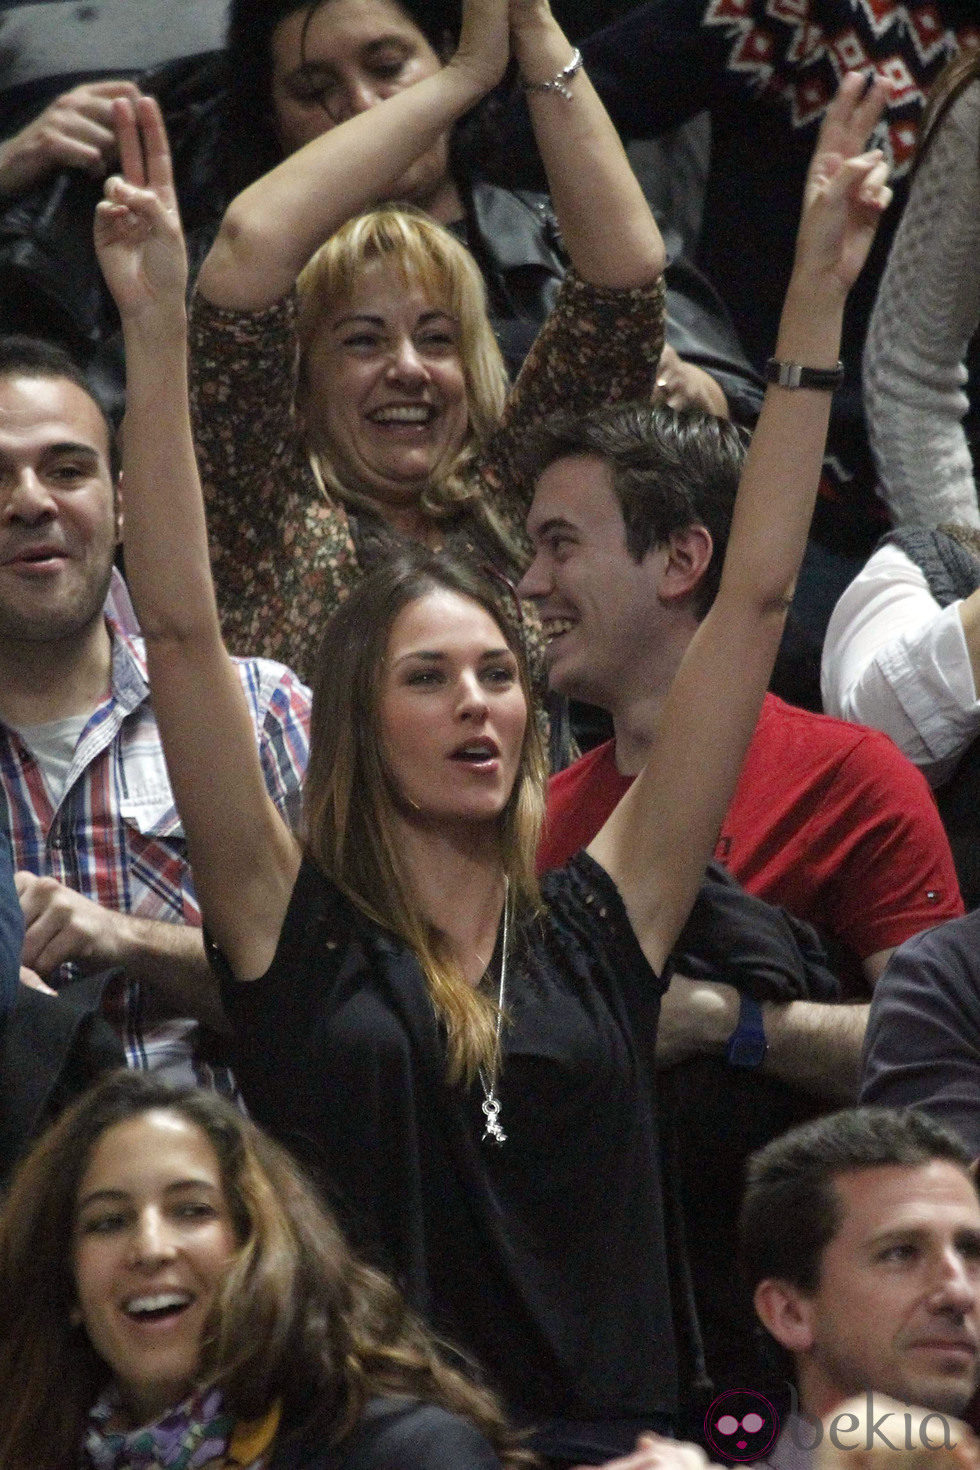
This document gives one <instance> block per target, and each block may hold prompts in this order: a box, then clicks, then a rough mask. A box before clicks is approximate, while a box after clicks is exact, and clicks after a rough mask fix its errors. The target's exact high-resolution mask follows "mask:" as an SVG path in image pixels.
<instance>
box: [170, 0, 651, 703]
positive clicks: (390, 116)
mask: <svg viewBox="0 0 980 1470" xmlns="http://www.w3.org/2000/svg"><path fill="white" fill-rule="evenodd" d="M334 3H335V0H331V3H330V5H328V6H327V7H326V11H327V12H329V10H330V9H331V8H332V5H333V4H334ZM377 8H378V7H377V5H376V4H374V5H372V6H369V7H368V9H367V11H366V12H364V14H365V15H367V17H368V19H370V18H371V17H372V16H374V15H375V12H376V10H377ZM381 9H382V10H383V11H385V12H388V11H391V10H392V7H390V6H388V5H387V3H385V4H383V5H382V6H381ZM362 10H363V7H362ZM303 14H304V13H303V12H302V11H301V10H300V11H297V12H296V13H295V15H294V16H293V17H292V18H291V22H290V24H291V25H292V28H293V30H296V29H297V28H299V26H300V22H301V21H302V20H303ZM359 14H360V12H359ZM398 15H399V12H398V7H397V6H395V7H394V9H393V11H392V14H390V15H389V16H388V22H387V24H386V28H385V29H384V31H383V35H385V36H387V37H388V44H389V46H390V49H391V52H392V54H396V53H397V54H398V55H403V54H404V52H405V48H406V47H408V46H409V43H410V42H411V45H412V46H413V47H414V48H415V50H414V51H413V55H415V56H416V59H418V55H417V53H419V50H420V42H424V37H421V36H417V35H415V34H414V31H415V28H414V26H413V25H412V24H411V23H407V22H406V19H405V17H404V15H402V16H401V19H400V20H399V19H398ZM327 18H329V16H328V17H327ZM322 21H323V16H322V15H321V13H320V9H319V8H318V9H317V13H316V15H315V16H314V17H313V22H316V23H317V24H319V23H320V22H322ZM313 22H311V26H312V23H313ZM363 23H364V24H366V23H367V22H366V21H364V22H363ZM372 23H373V22H372ZM426 45H427V43H426ZM511 50H512V51H513V54H514V56H515V58H516V60H517V63H518V66H519V67H520V70H521V73H522V75H523V76H524V77H525V79H526V80H527V82H528V84H529V85H530V88H531V90H530V93H529V95H530V98H531V107H532V112H533V115H534V124H535V130H536V134H537V138H538V144H539V147H540V149H541V153H542V156H543V158H544V162H545V165H546V168H547V170H548V173H549V178H550V182H551V188H552V196H553V201H554V206H555V210H556V212H557V216H558V220H559V222H560V225H561V230H562V236H563V241H564V246H565V248H566V249H567V251H568V254H569V256H570V258H571V261H572V265H573V270H572V272H571V273H570V275H569V276H568V277H567V278H566V281H565V283H564V284H563V286H562V289H561V291H560V292H559V295H558V299H557V301H556V303H555V307H554V310H553V312H552V314H551V316H550V317H549V319H548V322H547V324H546V326H545V328H544V329H543V331H542V334H541V336H540V337H539V339H538V341H537V344H536V346H535V348H534V349H533V350H532V353H531V356H530V358H529V360H528V363H527V365H526V367H525V370H524V372H523V374H522V375H521V378H520V380H519V382H518V384H517V386H516V388H515V389H514V390H513V391H512V392H511V393H510V394H509V395H508V389H507V378H506V373H505V371H504V366H503V361H502V359H501V356H500V351H499V349H498V347H497V344H496V341H495V339H494V336H493V332H492V330H491V328H490V324H489V321H488V319H487V313H486V298H485V292H484V289H483V283H482V279H481V276H480V272H479V270H478V269H477V266H476V264H475V263H474V261H473V259H472V257H471V256H470V255H469V253H468V251H467V250H466V249H465V248H464V247H463V246H462V245H460V243H459V242H458V241H457V240H455V239H454V238H453V237H452V236H451V235H449V233H448V232H447V231H446V230H444V229H443V228H442V227H441V226H440V225H438V224H437V223H436V220H437V219H439V218H443V219H445V218H451V217H452V216H453V212H454V209H453V198H455V194H454V185H453V183H452V179H451V176H450V175H449V174H448V173H447V172H446V169H447V153H446V149H447V136H448V133H449V131H450V130H451V128H452V127H453V124H454V123H455V122H456V121H457V119H459V118H460V117H461V116H462V115H463V114H464V113H465V112H467V111H468V110H469V109H470V108H471V107H472V106H473V105H474V104H475V103H476V102H478V101H479V100H480V99H481V98H482V97H483V96H484V95H485V94H486V93H487V92H488V91H489V90H490V89H491V88H492V87H493V86H494V85H495V83H496V82H497V81H498V80H499V79H500V76H501V75H502V73H503V70H504V67H505V66H506V64H507V58H508V54H509V53H510V51H511ZM573 54H574V53H573V50H572V47H571V46H570V45H569V43H568V42H567V40H566V39H565V37H564V36H563V34H562V32H561V30H560V28H559V26H558V24H557V22H556V21H555V20H554V18H553V16H552V15H551V12H550V8H549V6H548V3H547V0H511V3H510V5H509V6H508V4H507V0H467V3H465V4H464V6H463V24H462V32H461V35H460V41H459V46H458V48H457V50H456V52H455V54H454V55H452V56H451V57H450V59H449V60H448V61H447V62H446V64H445V65H442V64H441V61H440V58H439V57H438V56H437V55H436V54H435V52H434V51H433V50H432V48H431V46H427V50H426V52H425V53H424V60H425V63H426V64H425V65H422V64H421V60H419V64H418V65H416V66H415V67H414V69H411V68H410V69H409V74H410V76H412V77H415V78H417V80H413V81H412V82H411V85H402V86H395V85H390V86H389V87H387V88H386V89H385V90H386V92H387V95H385V96H384V97H383V99H382V100H380V101H377V102H376V105H372V106H370V107H367V106H362V107H357V106H354V105H353V104H350V105H348V104H345V105H344V108H343V109H342V110H341V111H340V112H338V117H341V118H342V119H343V120H341V121H339V122H338V123H337V125H336V126H332V127H327V128H326V130H324V131H320V132H319V133H318V134H316V135H315V136H314V135H313V129H312V127H309V126H308V131H307V136H309V137H310V139H311V140H310V141H309V142H307V143H306V144H305V146H302V147H299V148H298V149H297V151H295V152H293V153H290V154H289V156H288V157H286V158H285V159H284V160H283V161H282V162H281V163H280V164H279V165H278V166H277V167H275V168H273V169H272V170H271V171H270V172H268V173H266V174H264V175H263V176H262V177H261V178H259V179H258V180H257V181H256V182H255V183H253V184H252V185H250V186H249V187H248V188H247V189H246V190H245V191H244V192H243V193H242V194H241V195H240V196H239V197H238V198H237V199H236V200H234V202H233V203H232V204H231V205H230V206H229V208H228V211H227V213H226V215H225V218H224V221H223V223H222V226H221V230H220V232H219V235H218V238H217V240H216V241H215V243H214V246H213V247H212V249H211V252H210V254H209V255H208V257H207V259H206V261H205V262H204V265H203V267H202V269H201V273H200V276H199V278H198V285H197V293H196V296H195V299H194V303H193V308H192V328H191V363H192V403H193V412H194V423H195V441H196V444H197V449H198V456H199V460H200V464H201V472H202V478H203V481H204V489H205V496H206V500H207V505H208V525H209V530H210V534H211V549H212V556H213V562H214V574H215V582H216V586H217V593H218V604H219V607H220V610H221V615H222V623H223V627H224V630H225V635H226V637H227V638H228V640H229V643H230V645H231V647H232V648H233V649H237V648H248V650H249V652H250V653H257V652H260V651H261V652H263V653H265V654H267V655H269V656H272V654H273V650H276V656H277V657H280V658H282V659H284V660H285V661H286V662H287V663H289V664H290V665H292V666H293V667H295V668H297V669H298V670H300V671H301V672H303V673H305V674H307V675H309V674H310V673H311V671H312V668H313V663H314V657H315V652H316V644H317V640H318V638H319V634H320V630H321V629H322V626H323V623H324V621H325V619H326V618H327V617H328V616H329V615H330V614H331V613H332V612H334V611H335V610H336V608H337V606H338V605H339V604H340V602H342V601H343V599H344V597H345V596H346V595H347V593H348V592H349V590H350V588H351V587H352V586H353V585H354V584H355V582H356V581H357V580H358V579H359V578H360V577H361V575H362V574H363V572H364V570H365V569H367V568H368V567H370V566H372V565H374V564H375V563H376V562H377V561H378V560H379V559H380V558H381V557H383V556H384V555H387V554H389V553H390V552H391V551H392V550H393V549H394V547H395V546H396V545H398V544H401V543H403V541H404V539H405V538H411V539H415V540H419V541H421V542H423V543H425V544H426V545H429V546H444V547H446V548H447V549H451V550H454V551H456V552H459V553H461V554H462V555H464V556H465V557H467V558H468V559H470V560H471V561H473V562H474V563H475V564H477V565H480V564H484V563H490V564H491V565H493V566H494V567H495V568H497V569H498V570H499V571H501V572H503V573H505V574H506V575H507V576H509V577H511V578H513V579H515V580H516V578H517V577H518V576H519V575H520V573H521V571H522V570H523V567H524V565H525V564H526V559H527V557H526V553H527V543H526V540H525V537H524V529H523V521H524V515H525V513H526V510H527V504H528V499H529V497H528V493H527V487H526V485H524V484H523V482H522V479H521V475H520V470H519V466H518V455H517V448H518V446H519V444H520V441H521V438H522V435H523V432H524V430H525V429H526V427H527V425H528V424H529V423H533V422H535V421H538V420H540V419H542V418H543V417H545V416H546V415H547V414H548V413H549V412H550V411H552V410H553V409H557V408H559V407H563V408H566V409H572V410H576V409H578V410H581V411H583V412H584V411H586V410H587V409H588V408H590V407H593V406H595V405H597V404H599V403H602V402H606V401H613V400H616V399H629V398H634V397H645V396H648V395H649V393H650V391H651V388H652V386H653V379H654V373H655V370H656V365H657V361H658V359H659V356H660V351H661V347H662V345H663V324H662V318H663V283H662V279H661V272H662V270H663V266H664V249H663V242H662V240H661V238H660V233H659V231H658V229H657V226H656V224H655V223H654V220H653V217H652V215H651V214H650V211H649V208H648V207H647V204H646V201H645V199H644V197H643V194H642V192H641V190H640V187H639V185H638V183H637V181H636V179H635V178H634V176H633V173H632V170H631V169H630V166H629V163H628V161H627V159H626V155H625V154H624V152H623V149H622V145H621V144H620V142H619V139H618V137H617V136H616V133H615V130H614V129H613V127H612V124H611V123H610V122H609V119H608V117H607V116H606V113H605V110H604V108H603V107H602V104H601V103H600V102H599V100H598V98H597V97H596V95H595V93H594V92H593V90H592V87H591V85H590V83H589V81H588V78H587V77H586V76H585V74H584V72H583V71H582V70H581V67H580V65H578V64H577V63H575V64H573V63H572V58H573ZM305 76H306V74H305V73H304V78H305ZM345 76H346V73H345ZM556 78H557V79H558V80H557V81H556ZM280 80H282V79H280ZM294 80H295V79H294ZM305 84H306V85H307V86H308V85H309V84H310V83H309V79H308V78H306V83H305ZM298 85H299V82H298V81H297V82H295V86H298ZM351 85H353V84H351ZM281 90H282V88H281V87H280V91H281ZM362 90H363V87H362ZM277 95H278V94H277ZM358 95H359V94H358ZM280 102H281V104H282V108H285V110H286V112H287V113H288V115H289V116H290V117H291V118H292V121H293V124H294V127H295V124H296V119H295V116H294V114H295V113H296V112H297V110H298V107H297V104H296V103H295V99H293V105H292V111H291V112H290V111H289V109H288V108H286V104H285V102H284V101H283V100H282V99H281V98H280ZM307 110H309V109H307ZM297 141H298V139H297ZM440 180H441V181H442V182H441V185H440V182H439V181H440ZM447 191H448V193H449V195H450V196H451V197H449V199H448V201H447V199H446V198H444V195H445V194H446V193H447ZM400 197H408V198H412V199H417V200H420V201H421V202H423V203H424V205H425V209H426V210H427V211H428V213H426V214H423V213H421V212H420V211H419V210H412V211H408V210H406V209H403V208H396V207H394V206H391V205H386V206H383V207H373V206H376V205H377V202H378V201H381V200H390V199H392V198H395V199H397V198H400ZM457 202H458V201H457ZM365 210H366V211H367V213H362V211H365ZM430 216H431V217H430ZM610 220H615V221H616V222H617V223H616V228H615V229H609V228H608V223H609V221H610ZM324 241H326V242H327V243H326V244H324V243H323V242H324ZM311 257H312V259H311ZM528 616H529V617H530V620H531V622H532V624H533V625H535V626H536V623H537V618H536V614H535V613H534V612H533V610H530V611H529V614H528Z"/></svg>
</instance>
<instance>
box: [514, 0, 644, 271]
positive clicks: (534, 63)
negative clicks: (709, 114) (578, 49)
mask: <svg viewBox="0 0 980 1470" xmlns="http://www.w3.org/2000/svg"><path fill="white" fill-rule="evenodd" d="M510 24H511V47H512V50H513V53H514V57H515V59H516V61H517V65H518V68H519V70H520V74H521V79H522V81H523V83H524V86H525V88H526V90H527V96H528V105H529V108H530V112H531V123H532V126H533V128H534V136H535V139H536V140H537V144H538V149H539V151H540V153H541V158H542V161H543V163H544V167H545V172H546V174H547V176H548V187H549V189H550V191H551V197H552V201H553V203H554V206H555V213H556V214H557V216H558V223H559V225H560V226H561V232H562V239H563V241H564V244H565V247H566V249H567V250H568V254H569V256H570V257H571V261H572V264H573V265H574V267H575V269H576V271H577V272H578V274H579V275H580V276H581V277H582V278H583V280H586V281H591V282H592V283H593V284H595V285H598V286H645V285H647V284H648V282H650V281H653V280H655V279H656V277H657V276H658V275H659V274H660V272H661V271H662V270H663V268H664V263H665V252H664V243H663V240H662V239H661V237H660V231H659V229H658V228H657V224H656V221H655V220H654V218H653V215H652V214H651V212H650V206H649V205H648V204H647V202H646V199H645V198H644V195H643V191H642V189H641V188H640V186H639V184H638V182H637V180H636V176H635V174H634V173H633V170H632V168H631V166H630V162H629V159H628V158H627V157H626V153H625V151H624V149H623V145H622V143H621V142H620V141H619V137H618V135H617V133H616V129H615V128H614V127H613V125H612V123H611V122H610V120H609V116H608V114H607V112H606V109H605V107H604V106H603V105H602V103H601V102H600V100H599V98H598V96H597V95H596V92H595V90H594V89H593V87H592V83H591V82H590V81H589V79H588V77H587V76H586V74H585V72H584V70H582V69H579V70H577V71H576V72H575V73H574V75H572V76H570V77H568V78H567V79H561V73H563V72H564V71H566V69H568V67H569V64H570V63H571V61H572V56H573V48H572V46H571V45H570V43H569V41H568V40H567V39H566V37H565V35H564V32H563V31H562V29H561V27H560V26H559V24H558V22H557V21H556V20H555V18H554V16H553V15H552V13H551V7H550V5H549V4H548V0H510ZM556 79H557V80H556ZM542 84H550V85H545V86H543V85H542Z"/></svg>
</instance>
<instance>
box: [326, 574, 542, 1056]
mask: <svg viewBox="0 0 980 1470" xmlns="http://www.w3.org/2000/svg"><path fill="white" fill-rule="evenodd" d="M438 589H447V590H449V591H450V592H456V593H458V594H459V595H460V596H462V597H465V598H468V599H469V600H470V601H472V602H475V603H477V604H478V605H479V606H480V607H482V608H484V609H485V611H486V612H488V613H489V615H490V616H491V617H492V618H493V620H494V622H495V623H496V624H497V626H498V627H499V628H500V630H501V633H502V635H503V637H504V639H505V640H506V642H507V645H508V647H509V648H510V649H511V651H512V652H513V653H514V654H515V656H516V658H517V662H518V666H519V669H520V679H521V685H522V688H523V690H524V698H525V700H526V702H527V707H528V719H527V724H526V726H525V730H524V742H523V745H522V748H521V755H520V764H519V767H518V772H517V778H516V780H515V782H514V789H513V791H512V792H511V796H510V800H509V801H508V803H507V806H506V808H505V810H504V812H503V814H502V816H501V818H500V823H499V842H500V860H501V867H502V869H503V872H504V873H505V874H506V876H507V880H508V884H509V891H510V895H511V899H512V902H513V903H514V908H515V912H516V913H527V912H529V911H533V910H535V909H536V908H537V907H538V906H539V903H540V898H539V894H538V886H537V879H536V877H535V871H534V855H535V852H536V849H537V840H538V833H539V831H540V826H541V818H542V814H543V807H544V784H545V762H544V752H543V750H542V746H541V738H540V735H539V733H538V729H537V723H536V721H535V719H534V714H533V708H534V703H533V696H532V694H531V688H530V683H529V681H528V675H527V664H526V661H525V658H524V650H523V646H522V643H521V638H520V634H519V632H518V631H517V629H516V628H515V626H514V619H513V618H512V617H508V616H507V615H506V614H505V612H504V610H503V608H502V606H501V604H500V602H499V600H498V598H497V595H496V592H495V590H494V589H493V587H492V586H491V585H490V583H489V582H488V581H486V580H484V579H483V578H482V577H481V576H480V575H479V574H477V573H475V572H473V571H472V570H470V568H468V567H467V566H466V565H465V564H463V563H462V562H460V561H458V560H457V559H455V558H453V557H450V556H446V555H443V554H440V553H436V552H432V551H429V550H427V549H426V548H425V547H424V546H421V545H420V546H418V547H409V548H406V550H405V551H404V552H402V553H400V554H399V555H398V556H396V557H393V558H392V559H391V560H390V561H387V562H385V563H383V564H382V565H381V566H380V567H378V568H377V569H376V570H375V571H373V572H371V573H370V574H369V576H367V577H365V578H364V579H363V580H362V581H361V582H360V583H359V584H358V586H357V587H355V589H354V591H353V592H352V593H351V595H350V597H349V598H348V600H347V601H346V602H345V603H344V604H343V606H342V607H341V608H340V609H339V610H338V611H337V612H336V613H335V614H334V615H333V616H332V618H331V619H330V622H329V623H328V625H327V630H326V633H325V635H324V638H323V642H322V644H321V646H320V652H319V655H318V659H317V665H316V669H315V672H314V677H313V717H312V726H311V738H310V763H309V766H308V768H307V772H306V784H305V808H304V810H305V823H304V828H305V841H306V849H307V852H308V853H309V855H310V857H311V858H312V859H313V861H314V862H315V863H316V864H317V866H318V867H319V868H320V870H321V871H322V872H323V873H325V874H326V875H327V876H328V877H329V878H332V879H333V881H334V882H335V883H336V884H337V885H338V887H340V888H341V889H343V891H344V892H345V893H346V894H347V895H348V897H349V898H351V899H352V900H353V902H354V903H356V904H357V906H358V908H360V909H361V910H362V912H363V913H365V914H367V916H368V917H369V918H370V919H373V920H374V921H375V922H376V923H378V924H382V925H384V927H385V928H386V929H389V930H390V931H391V932H392V933H394V934H396V935H397V936H398V937H399V938H400V939H401V940H403V941H404V943H405V944H406V945H408V946H409V947H410V948H411V949H412V950H413V951H414V953H415V955H416V957H417V958H418V961H419V964H420V965H421V967H422V971H423V974H424V975H425V978H426V982H427V984H428V987H429V994H430V996H431V998H432V1003H433V1005H434V1006H435V1009H436V1012H437V1014H438V1015H439V1017H440V1019H441V1020H442V1021H443V1023H444V1024H445V1027H446V1033H447V1042H448V1056H449V1065H448V1075H449V1077H450V1080H453V1081H457V1080H459V1079H460V1078H463V1077H465V1078H467V1079H468V1080H472V1079H473V1077H474V1076H475V1075H476V1072H477V1070H478V1069H479V1068H480V1067H481V1066H490V1065H492V1064H493V1062H494V1060H495V1050H496V1019H497V1010H496V1007H495V1006H494V1004H493V1002H492V1001H491V1000H489V999H488V998H487V997H486V996H484V995H482V994H481V993H480V992H479V991H478V990H477V989H475V988H474V987H473V986H472V985H470V984H468V983H467V981H466V979H465V977H464V976H463V974H462V971H461V970H460V967H459V964H458V962H457V960H456V959H455V957H454V956H453V955H452V954H451V953H450V952H449V950H448V946H447V944H446V942H445V940H444V938H443V936H442V935H441V934H440V933H439V932H438V931H437V930H436V929H435V928H434V927H433V926H432V925H431V924H430V923H429V922H428V921H427V920H426V918H425V917H424V915H423V914H421V913H420V912H419V907H418V903H417V901H416V899H415V896H414V892H413V885H412V879H411V873H410V872H409V871H408V870H407V869H406V866H405V863H404V860H403V859H402V857H401V854H400V851H399V847H398V843H397V841H396V838H395V830H396V829H395V822H394V818H395V810H396V807H395V803H396V800H397V792H396V791H395V789H394V785H393V782H392V780H391V777H390V775H389V773H388V769H387V765H386V761H385V753H384V748H383V741H382V738H381V730H380V719H379V701H380V686H381V675H382V671H383V668H384V661H385V656H386V654H387V649H388V641H389V638H390V636H391V630H392V627H393V625H394V622H395V619H396V618H397V617H398V615H399V613H400V612H401V611H402V609H403V608H405V607H407V606H408V604H409V603H411V602H415V601H416V600H417V599H418V598H420V597H425V596H426V595H427V594H428V593H430V592H433V591H436V590H438Z"/></svg>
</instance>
